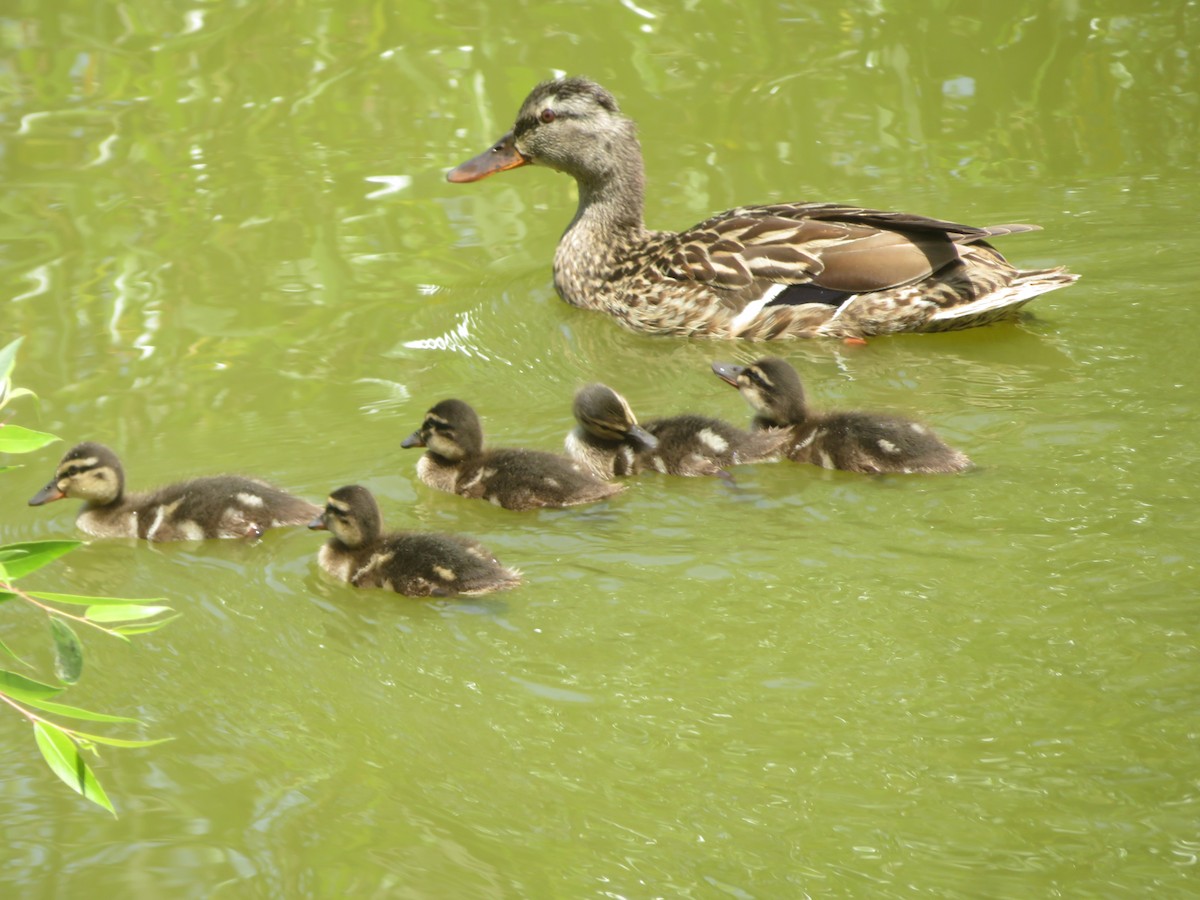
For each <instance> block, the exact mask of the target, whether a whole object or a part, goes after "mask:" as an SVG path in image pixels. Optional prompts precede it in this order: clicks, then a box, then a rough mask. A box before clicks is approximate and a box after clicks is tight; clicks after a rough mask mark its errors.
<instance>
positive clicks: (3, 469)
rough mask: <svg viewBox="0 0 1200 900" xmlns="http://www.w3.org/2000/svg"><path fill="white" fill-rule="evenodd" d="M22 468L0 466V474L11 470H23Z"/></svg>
mask: <svg viewBox="0 0 1200 900" xmlns="http://www.w3.org/2000/svg"><path fill="white" fill-rule="evenodd" d="M23 468H25V467H24V466H0V472H11V471H12V470H13V469H23Z"/></svg>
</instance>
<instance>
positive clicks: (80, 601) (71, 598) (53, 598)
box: [0, 548, 166, 609]
mask: <svg viewBox="0 0 1200 900" xmlns="http://www.w3.org/2000/svg"><path fill="white" fill-rule="evenodd" d="M2 549H3V548H0V550H2ZM29 595H30V596H31V597H37V598H38V599H39V600H49V601H50V602H51V603H72V604H74V605H75V606H140V605H142V604H144V603H161V602H163V601H162V598H160V597H153V598H151V599H149V600H124V599H122V598H121V597H83V596H80V595H79V594H54V593H51V592H50V591H30V592H29ZM165 608H166V607H164V609H165Z"/></svg>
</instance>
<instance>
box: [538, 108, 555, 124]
mask: <svg viewBox="0 0 1200 900" xmlns="http://www.w3.org/2000/svg"><path fill="white" fill-rule="evenodd" d="M538 118H539V119H541V120H542V124H543V125H549V124H550V123H551V122H553V121H554V120H555V119H557V118H558V116H557V115H556V114H555V112H554V110H552V109H543V110H542V112H541V115H539V116H538Z"/></svg>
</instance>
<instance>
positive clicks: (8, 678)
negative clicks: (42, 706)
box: [0, 669, 63, 701]
mask: <svg viewBox="0 0 1200 900" xmlns="http://www.w3.org/2000/svg"><path fill="white" fill-rule="evenodd" d="M62 692H63V689H62V688H61V687H59V686H56V685H53V684H43V683H42V682H40V681H34V680H33V679H32V678H26V677H25V676H24V675H18V674H17V673H16V672H10V671H8V670H7V669H0V694H7V695H8V696H10V697H12V698H13V699H14V700H21V701H38V700H45V699H47V698H49V697H57V696H58V695H59V694H61V693H62Z"/></svg>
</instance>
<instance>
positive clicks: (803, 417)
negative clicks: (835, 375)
mask: <svg viewBox="0 0 1200 900" xmlns="http://www.w3.org/2000/svg"><path fill="white" fill-rule="evenodd" d="M712 369H713V372H715V373H716V374H717V376H718V377H719V378H721V379H722V380H723V381H726V382H728V383H729V384H731V385H733V386H734V387H736V388H737V389H738V390H739V391H741V393H742V396H743V397H745V398H746V401H747V402H748V403H749V404H750V406H751V407H752V408H753V409H754V411H755V412H756V413H757V415H756V416H755V417H754V422H753V427H754V428H756V429H764V428H778V427H781V426H790V428H791V433H792V437H791V446H790V447H789V448H788V450H787V456H788V458H789V459H792V460H795V461H796V462H807V463H814V464H816V465H818V466H823V467H824V468H826V469H845V470H846V471H848V472H872V473H880V472H902V473H913V472H922V473H933V472H961V471H963V470H964V469H966V468H968V467H969V466H970V465H971V461H970V460H969V459H967V457H966V456H965V455H964V454H963V453H961V452H959V451H958V450H955V449H954V448H953V447H948V446H947V445H946V444H945V443H943V442H942V439H941V438H939V437H938V436H937V435H936V434H934V433H933V431H931V430H930V429H929V428H928V427H927V426H925V425H922V424H921V423H920V422H914V421H912V420H911V419H904V418H901V417H899V416H890V415H877V414H875V413H860V412H828V413H824V414H817V413H812V412H809V410H808V408H807V406H806V405H805V402H804V388H803V386H802V385H801V384H800V376H799V375H797V374H796V370H795V369H793V368H792V367H791V365H789V364H788V363H787V362H785V361H784V360H782V359H779V358H778V357H766V358H764V359H760V360H758V361H756V362H754V363H752V364H750V365H748V366H736V365H733V364H731V363H720V362H717V363H713V364H712Z"/></svg>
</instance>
